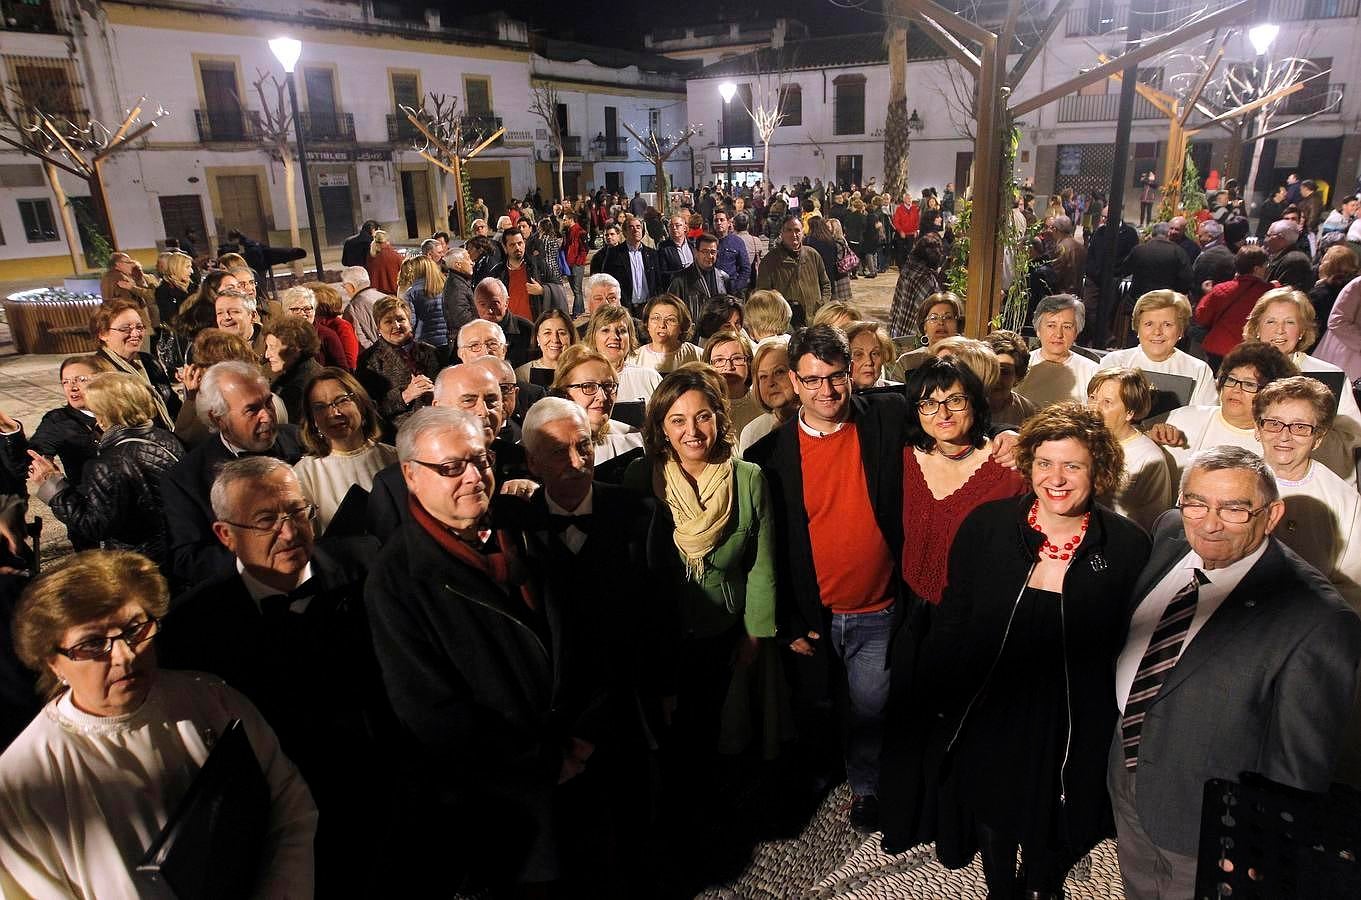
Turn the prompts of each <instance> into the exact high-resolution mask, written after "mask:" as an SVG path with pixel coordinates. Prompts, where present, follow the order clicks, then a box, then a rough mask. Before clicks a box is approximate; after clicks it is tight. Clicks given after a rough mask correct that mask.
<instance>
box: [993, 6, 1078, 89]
mask: <svg viewBox="0 0 1361 900" xmlns="http://www.w3.org/2000/svg"><path fill="white" fill-rule="evenodd" d="M1072 5H1073V0H1059V2H1058V3H1055V4H1054V8H1053V10H1051V11H1050V13H1049V18H1048V19H1046V20H1045V23H1044V28H1043V29H1042V30H1041V31H1040V34H1039V36H1038V37H1037V38H1035V42H1034V43H1033V44H1031V45H1030V46H1029V47H1028V48H1026V51H1025V54H1024V55H1023V56H1022V57H1021V58H1020V59H1018V60H1017V61H1016V65H1014V66H1012V67H1011V71H1010V72H1009V73H1008V74H1007V86H1008V87H1010V88H1011V89H1012V90H1013V91H1014V90H1016V85H1018V84H1020V83H1021V79H1022V78H1024V77H1025V73H1026V72H1029V71H1030V67H1031V66H1032V65H1033V64H1034V63H1035V60H1037V59H1039V58H1040V51H1042V50H1043V49H1044V48H1045V45H1046V44H1048V43H1049V39H1050V38H1051V37H1053V36H1054V32H1055V31H1057V30H1058V28H1059V23H1060V22H1063V21H1065V20H1066V19H1067V18H1068V7H1070V6H1072Z"/></svg>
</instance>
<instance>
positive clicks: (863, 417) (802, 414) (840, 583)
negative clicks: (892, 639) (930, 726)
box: [746, 325, 908, 832]
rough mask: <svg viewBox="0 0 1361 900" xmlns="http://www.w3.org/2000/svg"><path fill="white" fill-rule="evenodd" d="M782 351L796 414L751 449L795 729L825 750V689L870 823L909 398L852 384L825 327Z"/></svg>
mask: <svg viewBox="0 0 1361 900" xmlns="http://www.w3.org/2000/svg"><path fill="white" fill-rule="evenodd" d="M789 360H790V365H791V366H792V369H791V371H790V373H789V378H790V383H791V385H792V386H793V388H794V391H795V392H796V393H797V394H798V396H799V400H800V401H801V408H800V411H799V414H798V415H797V416H795V417H794V418H792V419H791V420H790V421H788V422H786V423H785V424H783V425H781V426H780V427H778V428H777V429H775V431H773V432H772V433H770V434H768V435H766V436H765V437H764V438H762V439H761V440H760V441H758V442H757V443H755V444H754V445H752V447H751V448H750V449H749V450H748V451H747V453H746V458H747V459H748V460H750V461H752V462H755V463H756V464H757V465H759V466H760V467H761V469H762V471H763V472H764V473H765V476H766V480H767V482H768V483H769V485H770V495H771V508H772V510H773V512H774V518H775V521H776V530H775V534H776V561H777V565H776V571H777V572H779V573H780V576H781V578H782V579H783V580H782V583H781V584H780V590H781V596H782V597H784V598H786V601H787V602H786V601H782V602H781V603H780V608H779V615H780V634H781V635H784V636H785V640H788V641H790V643H789V649H790V650H791V651H792V652H793V654H794V661H795V663H796V664H797V665H796V667H795V671H796V673H797V674H796V701H797V703H798V706H799V708H800V713H801V714H802V715H803V716H804V717H805V719H806V721H805V723H804V725H802V726H801V727H800V729H799V730H800V733H801V734H807V735H809V736H810V741H811V742H812V743H813V744H814V747H813V749H814V751H815V752H816V751H819V750H820V751H822V754H823V755H825V752H826V745H827V744H828V743H829V742H830V741H831V740H832V739H833V736H834V735H839V734H841V733H842V730H843V729H842V728H841V727H840V725H841V723H836V722H830V721H826V720H825V719H823V718H822V717H823V716H825V713H821V714H820V712H819V711H820V710H821V709H823V708H825V701H826V699H827V698H828V697H829V696H831V697H833V698H834V705H835V706H836V707H837V708H842V709H845V710H846V712H845V716H846V718H847V720H848V721H846V722H845V723H844V725H845V726H846V728H845V731H846V733H847V739H846V743H845V748H844V754H845V768H846V778H847V780H848V781H849V782H850V787H851V793H852V803H851V824H852V825H853V826H854V827H855V828H856V829H857V830H860V831H862V832H870V831H873V830H875V828H876V827H877V824H878V820H879V802H878V798H877V792H878V789H879V755H880V750H881V748H882V745H883V730H884V710H885V707H886V705H887V703H888V691H889V665H888V663H889V659H888V646H889V636H890V635H891V634H892V633H893V629H894V626H895V623H896V621H897V615H896V612H897V610H898V609H899V608H900V606H901V604H899V603H898V599H899V596H900V594H901V592H902V585H901V580H900V577H899V572H900V568H901V567H900V563H899V557H900V555H901V552H902V544H903V512H902V510H903V493H902V453H903V446H904V441H905V432H904V429H905V423H906V421H907V412H908V411H907V401H906V400H905V399H904V397H903V396H902V395H901V394H875V395H864V394H852V391H851V381H850V369H851V350H850V346H849V345H848V344H847V342H846V336H845V334H844V333H842V331H841V330H840V329H837V328H833V327H832V326H830V325H814V326H812V327H809V328H801V329H799V330H798V331H797V332H795V334H794V337H793V338H792V339H791V340H790V343H789ZM829 676H830V677H829ZM820 719H821V720H820ZM819 741H820V742H821V743H822V745H823V746H821V747H818V746H817V744H818V742H819ZM817 774H819V775H823V774H825V773H824V772H819V773H817Z"/></svg>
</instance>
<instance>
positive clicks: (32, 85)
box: [5, 56, 86, 125]
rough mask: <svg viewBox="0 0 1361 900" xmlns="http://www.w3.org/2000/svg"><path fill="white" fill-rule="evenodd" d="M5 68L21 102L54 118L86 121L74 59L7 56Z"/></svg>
mask: <svg viewBox="0 0 1361 900" xmlns="http://www.w3.org/2000/svg"><path fill="white" fill-rule="evenodd" d="M5 70H6V74H7V76H8V83H9V85H10V86H11V87H12V88H14V90H15V91H16V92H17V93H18V95H19V96H20V97H21V98H22V99H23V101H24V103H26V104H28V105H30V106H33V107H34V108H36V109H39V110H41V111H43V112H45V113H47V114H48V115H50V116H54V117H56V118H57V119H69V120H71V121H73V122H76V123H78V124H81V125H83V124H85V119H86V112H85V110H84V109H83V107H82V105H81V101H80V96H81V95H80V79H79V78H78V77H77V75H76V67H75V63H74V62H72V61H71V60H69V59H61V58H60V57H44V56H6V57H5Z"/></svg>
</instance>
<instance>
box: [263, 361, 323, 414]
mask: <svg viewBox="0 0 1361 900" xmlns="http://www.w3.org/2000/svg"><path fill="white" fill-rule="evenodd" d="M320 371H321V364H320V363H318V362H317V361H316V360H315V359H313V358H312V357H310V356H305V357H299V358H298V360H297V361H296V362H295V363H293V365H291V366H289V367H288V368H287V369H284V370H283V371H282V372H280V373H279V374H278V376H277V377H275V379H274V380H273V381H272V382H270V385H269V389H270V390H271V391H273V392H274V395H275V396H276V397H278V398H279V399H280V400H282V401H283V404H284V410H285V411H287V412H288V421H290V422H292V423H293V424H295V425H297V424H299V423H301V422H304V421H306V419H305V417H304V416H303V407H304V404H306V402H307V397H306V395H305V393H304V392H305V389H306V388H307V382H308V381H310V380H311V378H312V376H313V375H315V374H317V373H318V372H320Z"/></svg>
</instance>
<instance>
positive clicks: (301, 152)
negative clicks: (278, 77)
mask: <svg viewBox="0 0 1361 900" xmlns="http://www.w3.org/2000/svg"><path fill="white" fill-rule="evenodd" d="M269 49H270V50H272V51H273V52H274V58H275V59H277V60H278V61H279V65H281V66H283V67H284V77H285V80H287V82H288V102H289V103H290V104H291V106H292V108H293V130H294V133H295V134H296V135H297V139H298V171H299V172H300V173H301V174H302V198H303V201H304V203H305V204H306V206H307V229H308V231H310V232H311V233H312V256H313V257H314V258H315V259H316V262H317V280H318V281H321V280H322V272H323V271H324V269H323V268H322V265H321V239H320V238H319V237H318V236H317V217H316V213H315V212H314V211H313V209H312V181H311V179H309V178H308V177H307V146H306V144H305V143H304V142H303V136H302V117H301V116H300V115H299V114H298V88H297V86H296V85H295V84H294V81H293V69H294V68H296V67H297V65H298V57H299V56H301V55H302V41H299V40H296V39H295V38H286V37H281V38H274V39H273V40H272V41H270V42H269Z"/></svg>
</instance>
